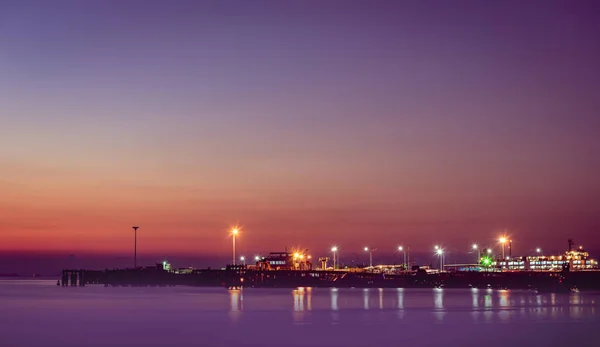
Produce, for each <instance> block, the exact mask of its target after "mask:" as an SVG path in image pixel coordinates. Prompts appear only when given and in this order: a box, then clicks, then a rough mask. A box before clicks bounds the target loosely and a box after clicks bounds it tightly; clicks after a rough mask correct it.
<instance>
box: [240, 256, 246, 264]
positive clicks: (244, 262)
mask: <svg viewBox="0 0 600 347" xmlns="http://www.w3.org/2000/svg"><path fill="white" fill-rule="evenodd" d="M240 261H241V262H242V265H246V257H244V256H243V255H242V256H241V257H240Z"/></svg>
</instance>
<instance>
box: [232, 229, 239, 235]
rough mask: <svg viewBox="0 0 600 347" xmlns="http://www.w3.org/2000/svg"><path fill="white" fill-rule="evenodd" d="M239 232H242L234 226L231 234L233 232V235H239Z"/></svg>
mask: <svg viewBox="0 0 600 347" xmlns="http://www.w3.org/2000/svg"><path fill="white" fill-rule="evenodd" d="M239 232H240V231H239V230H238V229H237V228H233V229H232V230H231V234H232V235H237V234H238V233H239Z"/></svg>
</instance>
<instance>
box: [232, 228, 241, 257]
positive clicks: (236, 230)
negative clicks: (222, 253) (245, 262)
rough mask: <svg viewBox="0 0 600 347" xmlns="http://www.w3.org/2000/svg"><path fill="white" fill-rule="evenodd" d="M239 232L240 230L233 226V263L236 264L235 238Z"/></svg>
mask: <svg viewBox="0 0 600 347" xmlns="http://www.w3.org/2000/svg"><path fill="white" fill-rule="evenodd" d="M239 232H240V231H239V230H238V228H233V229H232V230H231V236H232V239H233V265H235V238H236V236H237V234H239Z"/></svg>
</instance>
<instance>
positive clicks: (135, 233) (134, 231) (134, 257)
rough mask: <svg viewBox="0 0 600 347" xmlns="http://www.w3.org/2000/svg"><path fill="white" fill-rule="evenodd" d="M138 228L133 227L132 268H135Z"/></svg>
mask: <svg viewBox="0 0 600 347" xmlns="http://www.w3.org/2000/svg"><path fill="white" fill-rule="evenodd" d="M138 229H139V227H138V226H134V227H133V268H134V269H136V268H137V230H138Z"/></svg>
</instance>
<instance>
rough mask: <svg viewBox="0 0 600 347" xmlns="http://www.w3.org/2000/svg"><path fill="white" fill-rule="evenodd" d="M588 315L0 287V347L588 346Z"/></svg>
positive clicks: (464, 302) (591, 302) (14, 284)
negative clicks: (280, 346) (579, 344)
mask: <svg viewBox="0 0 600 347" xmlns="http://www.w3.org/2000/svg"><path fill="white" fill-rule="evenodd" d="M599 309H600V294H598V293H571V294H544V295H536V294H534V293H531V292H527V291H512V290H510V291H509V290H506V291H492V290H481V289H480V290H476V289H473V290H464V289H350V288H348V289H325V288H298V289H295V290H293V289H252V288H247V289H243V290H227V289H225V288H194V287H140V288H133V287H104V286H87V287H83V288H82V287H67V288H64V287H57V286H56V282H55V281H49V280H0V338H1V340H0V341H2V342H0V346H7V347H21V346H23V347H25V346H26V347H33V346H63V347H71V346H78V347H79V346H169V347H171V346H186V347H187V346H214V347H218V346H279V345H282V346H328V347H335V346H346V347H348V346H361V347H370V346H377V345H380V346H401V345H404V346H478V347H480V346H508V345H514V346H525V345H532V346H561V345H563V346H564V345H573V344H576V343H582V344H584V345H586V346H588V345H589V346H591V345H594V343H595V342H594V343H592V344H590V341H597V339H598V338H599V337H600V329H599V328H600V325H599V324H598V323H599V321H598V312H599V311H598V310H599Z"/></svg>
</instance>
